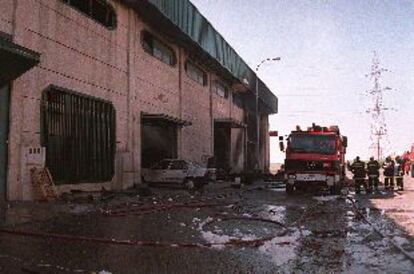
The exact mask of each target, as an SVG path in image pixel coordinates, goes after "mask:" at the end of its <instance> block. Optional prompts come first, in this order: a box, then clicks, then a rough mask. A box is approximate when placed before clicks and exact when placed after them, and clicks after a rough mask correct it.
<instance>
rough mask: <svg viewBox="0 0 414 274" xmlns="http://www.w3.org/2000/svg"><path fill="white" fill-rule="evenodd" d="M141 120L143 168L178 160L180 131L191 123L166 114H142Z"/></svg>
mask: <svg viewBox="0 0 414 274" xmlns="http://www.w3.org/2000/svg"><path fill="white" fill-rule="evenodd" d="M141 119H142V121H141V124H142V127H141V167H142V168H149V167H151V166H153V165H155V164H156V163H158V162H159V161H161V160H163V159H174V158H177V157H178V130H179V128H180V127H182V126H189V125H191V123H190V122H187V121H183V120H181V119H178V118H174V117H172V116H168V115H165V114H142V118H141Z"/></svg>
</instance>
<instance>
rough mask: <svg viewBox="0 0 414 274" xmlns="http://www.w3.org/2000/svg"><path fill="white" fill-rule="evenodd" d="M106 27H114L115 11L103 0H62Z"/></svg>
mask: <svg viewBox="0 0 414 274" xmlns="http://www.w3.org/2000/svg"><path fill="white" fill-rule="evenodd" d="M62 1H63V2H64V3H66V4H68V5H69V6H71V7H73V8H75V9H77V10H78V11H80V12H82V13H84V14H86V15H88V16H89V17H91V18H92V19H94V20H95V21H97V22H98V23H100V24H102V25H104V26H105V27H107V28H110V29H114V28H116V13H115V10H114V8H113V7H112V6H111V5H110V4H109V3H108V2H107V1H105V0H62Z"/></svg>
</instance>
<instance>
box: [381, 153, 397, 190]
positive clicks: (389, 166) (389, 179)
mask: <svg viewBox="0 0 414 274" xmlns="http://www.w3.org/2000/svg"><path fill="white" fill-rule="evenodd" d="M394 165H395V163H394V161H393V160H392V158H391V156H388V157H387V158H385V162H384V164H383V166H382V167H383V168H384V177H385V179H384V186H385V189H391V190H394Z"/></svg>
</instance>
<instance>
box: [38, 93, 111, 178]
mask: <svg viewBox="0 0 414 274" xmlns="http://www.w3.org/2000/svg"><path fill="white" fill-rule="evenodd" d="M41 115H42V130H41V134H42V145H43V146H44V147H46V166H47V167H48V168H49V170H50V172H51V174H52V177H53V180H54V181H55V183H56V184H64V183H82V182H106V181H110V180H111V179H112V177H113V175H114V158H115V143H116V140H115V109H114V107H113V106H112V104H111V103H108V102H105V101H102V100H99V99H95V98H92V97H88V96H84V95H80V94H77V93H73V92H68V91H63V90H60V89H57V88H50V89H48V90H46V91H44V93H43V96H42V104H41Z"/></svg>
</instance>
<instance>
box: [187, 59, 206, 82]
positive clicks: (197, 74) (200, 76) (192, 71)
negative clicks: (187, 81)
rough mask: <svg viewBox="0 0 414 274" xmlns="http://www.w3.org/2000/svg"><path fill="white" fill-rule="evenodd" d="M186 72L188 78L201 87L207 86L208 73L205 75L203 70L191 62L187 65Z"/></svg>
mask: <svg viewBox="0 0 414 274" xmlns="http://www.w3.org/2000/svg"><path fill="white" fill-rule="evenodd" d="M185 70H186V72H187V75H188V77H190V78H191V79H193V80H194V81H196V82H197V83H199V84H200V85H203V86H206V85H207V73H205V72H204V71H203V70H202V69H201V68H199V67H198V66H197V65H195V64H194V63H193V62H191V61H187V62H186V63H185Z"/></svg>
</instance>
